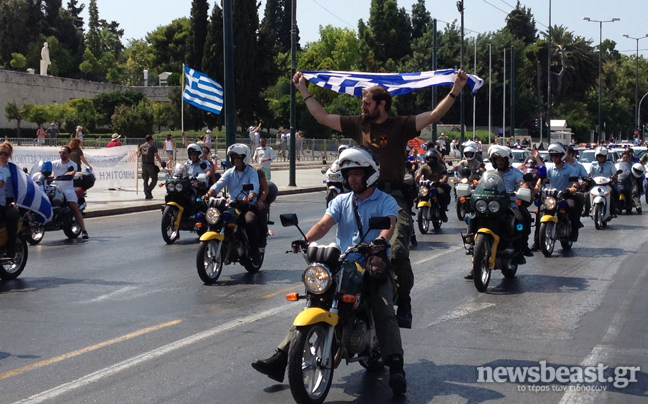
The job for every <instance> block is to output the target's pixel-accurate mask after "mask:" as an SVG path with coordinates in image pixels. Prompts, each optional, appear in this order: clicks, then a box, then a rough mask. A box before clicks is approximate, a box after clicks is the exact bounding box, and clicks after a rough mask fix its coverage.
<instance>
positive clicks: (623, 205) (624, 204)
mask: <svg viewBox="0 0 648 404" xmlns="http://www.w3.org/2000/svg"><path fill="white" fill-rule="evenodd" d="M617 173H618V180H619V203H618V204H617V211H618V214H622V213H623V211H624V210H625V212H626V215H630V214H632V208H633V207H634V203H633V201H632V190H633V188H634V185H635V182H634V181H633V180H634V177H633V176H632V174H631V173H630V171H626V172H624V171H623V170H618V171H617Z"/></svg>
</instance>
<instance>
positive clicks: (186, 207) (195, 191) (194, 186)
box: [161, 163, 208, 244]
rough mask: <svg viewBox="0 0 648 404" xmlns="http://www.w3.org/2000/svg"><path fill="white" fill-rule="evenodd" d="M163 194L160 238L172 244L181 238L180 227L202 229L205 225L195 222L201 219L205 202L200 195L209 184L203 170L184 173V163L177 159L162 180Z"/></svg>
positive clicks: (192, 229)
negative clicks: (201, 171) (171, 169)
mask: <svg viewBox="0 0 648 404" xmlns="http://www.w3.org/2000/svg"><path fill="white" fill-rule="evenodd" d="M164 188H165V189H166V195H165V196H164V202H165V203H164V205H162V222H161V229H162V238H163V239H164V242H165V243H167V244H173V243H175V242H176V240H178V238H180V230H188V231H192V232H193V231H195V232H197V233H198V235H201V234H202V233H204V227H202V226H201V227H196V222H198V223H204V211H205V206H204V204H203V203H202V199H201V196H202V195H204V194H205V192H206V191H207V188H208V179H207V176H206V174H205V173H201V174H198V175H197V176H194V177H189V176H188V175H187V169H186V167H185V165H184V164H181V163H177V164H176V166H175V168H174V169H173V171H172V173H171V175H170V176H169V177H167V179H166V182H165V183H164Z"/></svg>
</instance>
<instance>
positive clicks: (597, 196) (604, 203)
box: [589, 177, 612, 230]
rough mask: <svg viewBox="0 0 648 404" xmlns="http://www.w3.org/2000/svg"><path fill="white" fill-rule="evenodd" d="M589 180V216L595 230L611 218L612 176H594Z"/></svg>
mask: <svg viewBox="0 0 648 404" xmlns="http://www.w3.org/2000/svg"><path fill="white" fill-rule="evenodd" d="M589 182H590V187H591V188H590V191H589V198H590V217H591V218H592V220H594V226H595V227H596V230H601V229H602V228H604V227H606V226H607V223H608V222H609V221H610V220H612V208H611V206H610V203H611V200H612V178H609V177H594V178H591V179H589Z"/></svg>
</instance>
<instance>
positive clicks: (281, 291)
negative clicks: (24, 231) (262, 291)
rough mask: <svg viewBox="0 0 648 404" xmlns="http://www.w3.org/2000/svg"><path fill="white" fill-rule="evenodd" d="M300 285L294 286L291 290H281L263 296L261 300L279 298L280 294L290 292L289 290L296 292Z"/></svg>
mask: <svg viewBox="0 0 648 404" xmlns="http://www.w3.org/2000/svg"><path fill="white" fill-rule="evenodd" d="M299 285H300V284H295V285H293V286H291V287H289V288H286V289H281V290H278V291H276V292H274V293H270V294H267V295H265V296H261V298H262V299H268V298H270V297H275V296H277V295H278V294H279V293H284V292H288V291H289V290H295V288H298V287H299Z"/></svg>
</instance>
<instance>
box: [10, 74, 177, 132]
mask: <svg viewBox="0 0 648 404" xmlns="http://www.w3.org/2000/svg"><path fill="white" fill-rule="evenodd" d="M170 88H171V87H129V86H122V85H118V84H109V83H97V82H93V81H85V80H77V79H68V78H63V77H54V76H41V75H37V74H29V73H22V72H15V71H10V70H0V108H1V109H0V128H15V127H16V122H15V121H11V122H9V121H8V120H7V118H6V117H5V114H4V107H5V105H6V104H7V103H9V102H14V103H16V104H17V105H18V106H19V107H22V106H23V105H25V104H42V105H45V104H53V103H57V104H65V103H66V102H68V101H70V100H71V99H74V98H93V97H94V96H95V95H97V94H99V93H108V92H112V91H126V90H135V91H140V92H141V93H143V94H144V95H145V96H147V97H148V98H150V99H152V100H153V101H155V102H169V97H168V95H169V90H170ZM21 127H23V128H34V129H37V128H38V126H37V125H36V124H35V123H31V122H22V123H21Z"/></svg>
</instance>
